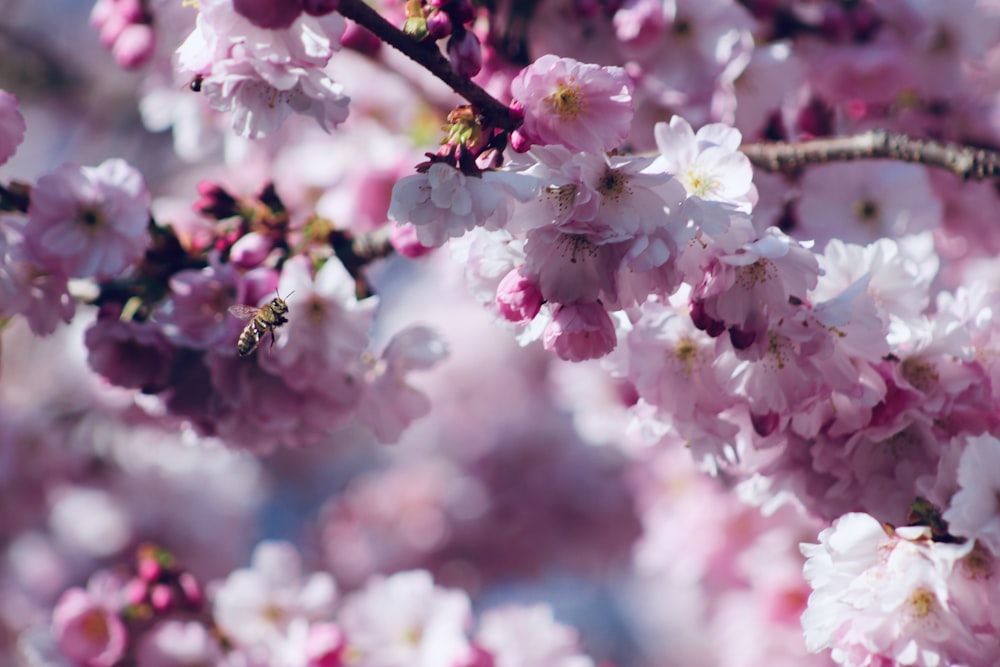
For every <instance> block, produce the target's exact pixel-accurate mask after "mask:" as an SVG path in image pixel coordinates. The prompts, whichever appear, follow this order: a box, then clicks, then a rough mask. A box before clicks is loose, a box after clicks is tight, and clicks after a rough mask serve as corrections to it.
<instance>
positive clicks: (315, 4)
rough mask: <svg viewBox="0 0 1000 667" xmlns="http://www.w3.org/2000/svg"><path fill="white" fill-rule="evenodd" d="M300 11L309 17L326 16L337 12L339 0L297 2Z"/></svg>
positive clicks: (304, 0) (305, 0) (300, 0)
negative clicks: (300, 8) (300, 7)
mask: <svg viewBox="0 0 1000 667" xmlns="http://www.w3.org/2000/svg"><path fill="white" fill-rule="evenodd" d="M299 4H300V5H301V6H302V11H304V12H305V13H306V14H309V15H310V16H326V15H327V14H332V13H333V12H335V11H337V7H338V6H339V5H340V1H339V0H299Z"/></svg>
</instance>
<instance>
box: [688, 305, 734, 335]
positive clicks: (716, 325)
mask: <svg viewBox="0 0 1000 667" xmlns="http://www.w3.org/2000/svg"><path fill="white" fill-rule="evenodd" d="M690 308H691V322H692V323H693V324H694V325H695V326H696V327H697V328H699V329H701V330H702V331H704V332H705V333H707V334H708V335H709V336H711V337H712V338H718V337H719V336H721V335H722V332H723V331H725V330H726V325H725V323H724V322H720V321H719V320H717V319H714V318H713V317H712V316H710V315H709V314H708V312H707V311H706V310H705V302H704V301H692V302H691V307H690Z"/></svg>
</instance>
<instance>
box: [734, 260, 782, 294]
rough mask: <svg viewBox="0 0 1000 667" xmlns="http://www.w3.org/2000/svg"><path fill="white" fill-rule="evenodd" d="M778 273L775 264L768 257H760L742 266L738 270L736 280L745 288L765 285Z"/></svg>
mask: <svg viewBox="0 0 1000 667" xmlns="http://www.w3.org/2000/svg"><path fill="white" fill-rule="evenodd" d="M776 275H777V270H776V269H775V267H774V264H773V263H772V262H771V261H769V260H766V259H758V260H757V261H756V262H754V263H753V264H750V265H749V266H744V267H741V268H740V269H739V270H738V271H737V276H736V280H737V282H739V284H740V286H741V287H742V288H743V289H752V288H754V287H756V286H757V285H763V284H764V283H766V282H768V281H769V280H771V279H772V278H774V277H775V276H776Z"/></svg>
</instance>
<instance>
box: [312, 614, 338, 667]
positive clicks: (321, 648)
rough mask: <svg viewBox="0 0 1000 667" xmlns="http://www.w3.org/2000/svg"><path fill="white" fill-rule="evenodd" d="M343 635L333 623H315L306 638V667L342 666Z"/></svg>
mask: <svg viewBox="0 0 1000 667" xmlns="http://www.w3.org/2000/svg"><path fill="white" fill-rule="evenodd" d="M345 646H346V643H345V642H344V633H343V632H342V631H341V630H340V628H339V627H337V626H336V625H334V624H333V623H317V624H315V625H313V626H311V627H310V628H309V635H308V636H307V637H306V646H305V649H306V660H307V662H306V667H340V666H341V665H342V664H344V660H343V656H344V647H345Z"/></svg>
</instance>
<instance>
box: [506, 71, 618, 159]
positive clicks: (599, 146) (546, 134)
mask: <svg viewBox="0 0 1000 667" xmlns="http://www.w3.org/2000/svg"><path fill="white" fill-rule="evenodd" d="M510 90H511V95H513V97H514V99H515V100H517V101H518V102H519V103H520V105H521V107H522V108H523V109H524V124H523V125H522V126H521V127H520V128H518V130H517V132H518V133H519V134H520V135H521V136H522V137H523V138H524V139H525V140H526V141H528V142H530V143H532V144H541V145H546V144H562V145H563V146H566V147H567V148H569V149H570V150H574V151H598V152H600V151H609V150H611V149H613V148H616V147H617V146H618V145H620V144H621V143H622V141H624V139H625V137H626V136H627V134H628V128H629V124H630V123H631V122H632V113H633V112H632V84H631V82H630V81H629V78H628V76H627V75H626V74H625V70H623V69H622V68H620V67H599V66H597V65H589V64H585V63H581V62H578V61H576V60H572V59H570V58H559V57H557V56H554V55H551V54H548V55H544V56H542V57H540V58H538V59H537V60H535V62H534V63H532V64H531V65H529V66H528V67H526V68H525V69H524V70H522V71H521V73H520V74H518V75H517V76H516V77H515V78H514V80H513V81H512V82H511V86H510Z"/></svg>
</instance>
